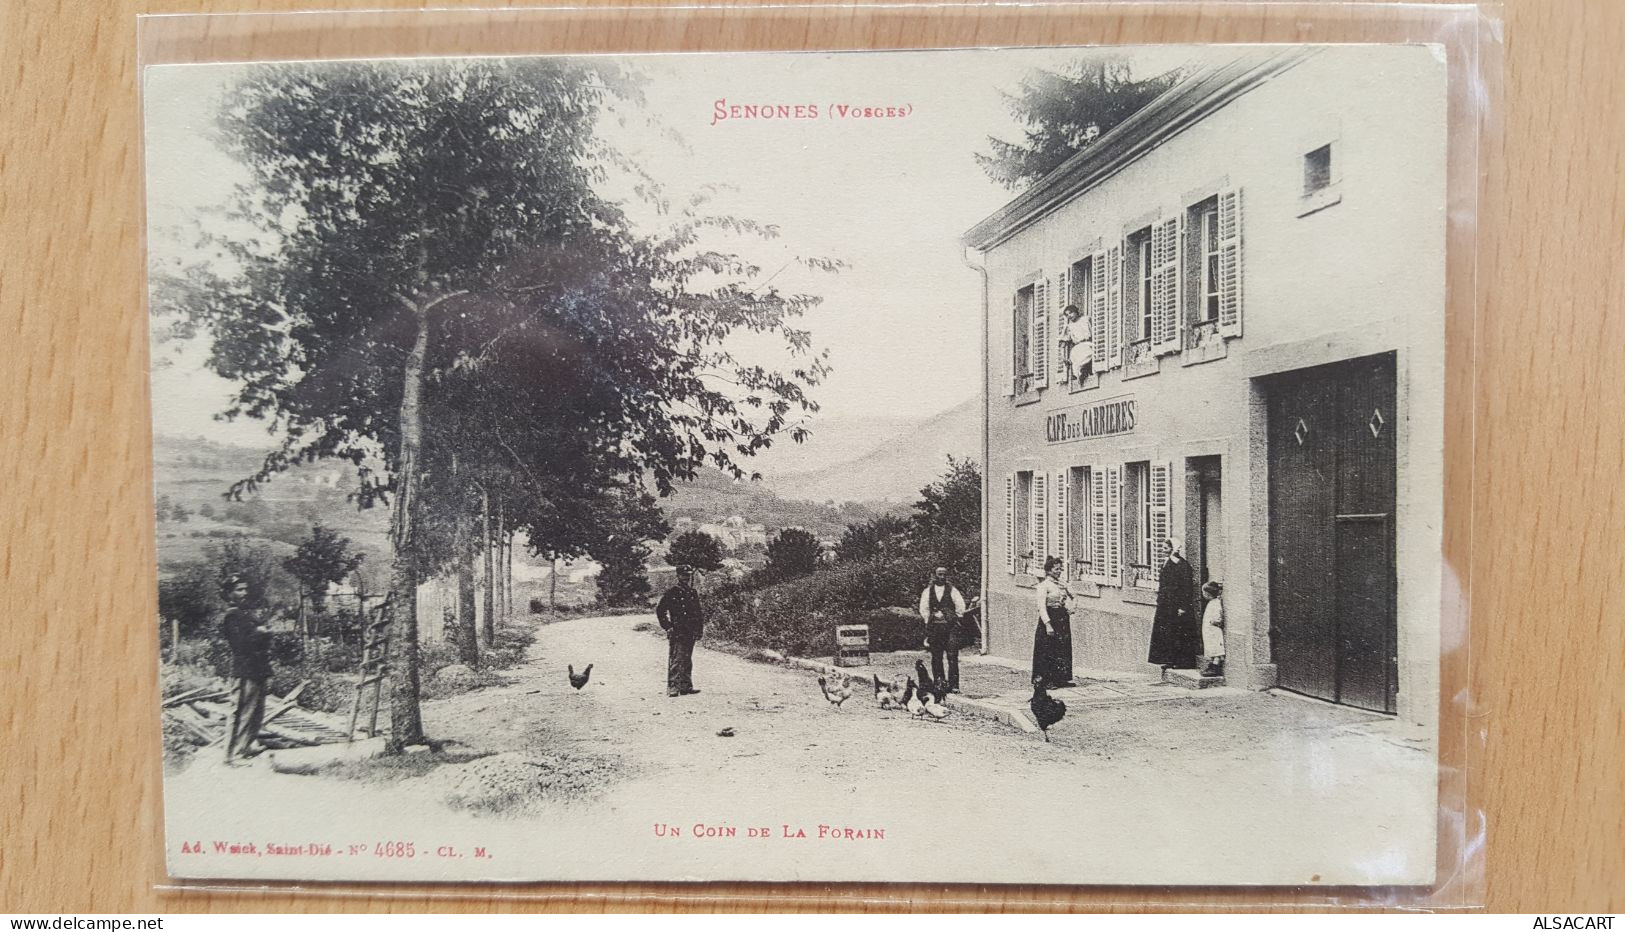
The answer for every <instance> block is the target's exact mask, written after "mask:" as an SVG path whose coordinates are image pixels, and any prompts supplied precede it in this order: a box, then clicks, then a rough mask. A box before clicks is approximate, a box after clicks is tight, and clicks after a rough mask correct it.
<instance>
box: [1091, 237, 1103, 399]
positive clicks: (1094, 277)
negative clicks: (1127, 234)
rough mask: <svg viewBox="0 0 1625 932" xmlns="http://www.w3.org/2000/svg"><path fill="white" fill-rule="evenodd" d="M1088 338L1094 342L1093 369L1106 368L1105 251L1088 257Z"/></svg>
mask: <svg viewBox="0 0 1625 932" xmlns="http://www.w3.org/2000/svg"><path fill="white" fill-rule="evenodd" d="M1089 268H1090V276H1089V295H1088V300H1089V303H1088V305H1087V307H1088V308H1089V338H1090V339H1091V340H1092V341H1093V342H1094V344H1095V369H1096V370H1100V369H1105V368H1106V253H1105V252H1104V251H1102V252H1097V253H1095V254H1094V255H1093V256H1090V257H1089Z"/></svg>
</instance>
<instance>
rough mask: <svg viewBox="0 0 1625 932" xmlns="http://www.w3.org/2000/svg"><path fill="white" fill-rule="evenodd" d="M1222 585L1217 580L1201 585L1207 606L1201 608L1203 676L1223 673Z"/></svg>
mask: <svg viewBox="0 0 1625 932" xmlns="http://www.w3.org/2000/svg"><path fill="white" fill-rule="evenodd" d="M1223 594H1224V586H1221V585H1220V584H1219V582H1218V581H1217V580H1213V581H1210V582H1208V583H1207V584H1206V585H1204V586H1202V595H1203V597H1205V598H1206V599H1207V607H1206V608H1204V609H1203V610H1202V653H1203V654H1206V655H1207V665H1206V666H1204V667H1203V668H1202V675H1203V676H1223V675H1224V600H1223V599H1221V598H1219V597H1220V596H1221V595H1223Z"/></svg>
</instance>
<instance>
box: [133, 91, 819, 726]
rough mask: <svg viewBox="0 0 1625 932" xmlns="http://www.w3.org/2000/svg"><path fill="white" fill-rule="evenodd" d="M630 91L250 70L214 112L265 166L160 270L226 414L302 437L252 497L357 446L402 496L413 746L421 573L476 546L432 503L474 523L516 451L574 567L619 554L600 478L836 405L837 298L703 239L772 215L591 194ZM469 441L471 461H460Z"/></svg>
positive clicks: (535, 531) (234, 140)
mask: <svg viewBox="0 0 1625 932" xmlns="http://www.w3.org/2000/svg"><path fill="white" fill-rule="evenodd" d="M637 100H638V94H637V92H636V90H635V88H634V87H633V86H632V84H631V83H630V82H629V81H628V80H626V77H625V75H623V74H622V73H621V72H620V70H618V69H617V68H616V67H615V66H613V65H611V64H608V63H605V62H602V61H596V62H580V61H565V60H558V59H527V60H503V61H495V60H488V59H466V60H456V61H447V60H440V61H422V62H410V63H402V62H390V63H374V62H345V63H316V64H309V65H286V64H278V65H276V66H274V67H266V68H251V69H248V70H247V71H246V72H245V74H244V76H243V77H242V78H241V80H240V81H239V82H238V83H237V84H236V85H235V86H234V87H233V89H232V90H231V91H230V92H229V93H228V95H227V97H226V100H225V102H224V105H223V107H222V109H221V112H220V114H219V133H218V138H219V142H220V144H221V146H222V147H223V148H224V149H225V150H226V151H227V152H228V153H229V154H230V155H232V156H234V157H235V158H236V159H237V160H238V161H239V163H240V164H241V165H242V166H243V167H244V168H245V169H246V170H247V172H248V175H249V181H248V183H246V184H244V185H243V186H241V187H240V188H239V189H238V191H237V193H236V195H235V197H234V199H233V201H232V202H231V203H230V204H229V205H227V213H228V216H229V219H230V221H231V223H230V225H229V226H228V227H226V228H225V229H229V231H230V232H225V233H215V234H208V233H206V234H205V238H206V239H207V240H209V241H212V244H213V245H214V247H215V248H216V250H217V251H218V253H219V255H218V257H217V258H216V259H214V260H212V261H210V262H208V263H206V264H204V265H200V266H196V267H191V268H186V269H179V270H175V271H174V274H167V275H159V276H155V285H154V295H153V306H154V308H155V309H156V311H157V312H159V313H163V312H165V311H166V310H174V311H179V312H181V313H182V314H183V317H182V319H181V321H180V324H179V325H178V326H177V328H176V332H177V334H178V335H179V336H182V337H185V336H187V335H189V334H192V333H196V332H199V331H206V332H207V333H208V334H209V335H210V336H211V337H212V338H213V348H212V355H211V357H210V360H209V365H210V367H211V368H212V369H213V370H214V371H215V372H216V373H217V374H218V375H221V376H223V377H225V378H227V379H228V380H231V381H232V382H233V383H234V384H235V385H236V390H235V395H234V397H233V400H232V402H231V404H230V406H229V407H228V408H227V410H226V411H225V412H223V414H224V416H225V417H226V418H228V419H231V418H236V417H253V418H260V419H264V420H268V421H270V422H272V426H273V428H274V429H276V430H277V431H278V432H279V433H280V435H281V436H282V437H283V442H282V444H281V446H280V448H279V449H277V450H276V451H274V452H272V453H271V454H269V455H268V456H267V457H266V459H265V461H264V464H263V466H262V467H261V469H259V470H258V471H257V472H256V473H255V474H254V475H252V476H249V477H246V478H245V479H244V480H242V481H241V482H239V483H237V484H236V485H235V486H234V487H233V489H232V490H231V494H232V495H233V496H234V497H235V496H241V495H242V494H244V493H246V492H250V491H252V490H254V489H255V488H256V487H257V485H258V484H259V483H261V482H265V481H269V480H270V479H271V478H272V477H274V476H275V475H276V474H278V473H280V472H281V471H283V470H286V469H288V468H290V467H292V466H294V465H296V464H298V463H301V462H306V461H310V460H315V459H319V458H323V457H340V458H344V459H348V460H349V461H351V462H352V463H354V464H356V466H357V468H358V473H359V475H358V480H359V482H358V488H357V491H356V493H355V495H356V500H357V502H358V504H360V505H361V506H363V507H368V506H372V505H375V504H384V505H389V506H390V507H391V508H392V513H391V542H392V549H393V559H392V567H393V575H392V579H391V583H390V590H391V592H392V594H393V597H394V600H395V601H394V606H395V616H394V617H395V623H396V626H397V627H396V632H395V636H394V638H393V640H392V644H393V645H394V647H395V649H397V650H398V655H397V657H396V658H395V662H393V663H392V664H391V675H392V677H393V681H392V684H391V696H392V699H391V708H392V710H393V711H392V716H393V718H392V724H391V742H392V745H393V746H394V747H396V748H399V747H400V746H402V745H405V744H411V743H416V742H419V741H421V740H422V739H423V737H424V732H423V725H422V720H421V714H420V710H419V705H418V692H419V684H418V678H419V671H418V651H417V631H416V611H415V593H416V585H417V582H418V581H419V580H420V579H421V578H423V577H424V576H425V575H428V574H431V573H434V572H437V571H438V570H439V569H440V568H441V567H442V566H443V565H445V561H446V560H447V559H448V558H449V554H450V553H451V551H452V546H451V544H450V543H448V542H450V541H454V539H455V537H456V535H455V534H453V533H450V530H451V528H452V527H454V526H455V525H454V523H450V522H446V521H439V522H436V521H434V520H431V519H433V518H434V517H435V516H436V515H440V516H449V515H455V514H457V513H459V511H464V512H466V511H467V509H468V508H469V507H470V506H469V505H468V504H467V495H466V492H467V490H468V488H469V485H468V482H467V476H468V475H469V474H470V473H473V474H478V475H491V474H493V473H491V472H488V470H491V469H492V467H493V465H494V464H495V463H496V462H498V461H505V465H506V468H507V471H508V472H509V474H510V477H511V478H512V479H513V481H514V482H515V483H516V484H517V485H518V486H519V487H520V488H521V489H522V490H523V494H522V495H521V496H519V497H518V498H516V499H515V500H514V501H512V502H511V504H510V517H511V518H512V521H511V524H512V525H513V527H515V528H518V529H522V530H524V531H525V532H526V534H527V537H528V538H529V539H530V541H531V544H532V546H533V547H535V548H536V549H537V550H538V551H552V552H557V553H559V554H561V555H563V556H570V555H577V554H581V553H585V552H589V551H590V550H591V549H592V548H593V547H595V546H596V547H597V548H598V549H599V550H603V549H604V548H605V547H606V546H611V545H609V544H607V543H606V540H605V534H604V532H603V530H602V528H603V527H604V526H605V525H604V523H603V522H602V521H601V520H599V518H600V517H601V515H600V514H599V513H598V511H597V510H596V509H598V508H599V507H601V506H602V504H603V501H604V498H605V494H604V493H605V490H610V489H615V488H624V487H628V486H630V485H631V484H634V483H638V482H641V480H642V479H643V477H644V476H645V475H646V474H647V475H648V476H649V477H651V478H652V479H653V482H654V485H655V486H656V488H657V489H658V490H659V491H661V492H662V493H666V492H669V491H670V490H671V489H672V486H673V483H674V482H675V481H677V480H681V479H685V478H691V477H693V476H694V475H696V474H697V473H698V472H699V471H700V469H701V468H702V467H707V466H714V467H717V468H720V469H723V470H725V471H729V472H732V473H734V474H735V475H742V474H743V472H744V470H743V468H742V467H741V466H740V465H739V462H740V460H741V459H743V458H744V457H748V456H750V455H751V454H753V453H755V452H756V451H758V450H760V449H762V448H764V447H766V446H768V445H769V444H771V443H772V441H773V439H774V438H775V437H776V436H778V435H780V434H786V433H788V434H789V435H790V436H791V437H792V438H795V439H799V438H800V437H802V436H804V429H803V428H802V426H801V425H800V423H799V422H798V420H797V418H798V417H799V416H800V415H801V414H804V413H805V412H808V411H811V410H815V409H816V405H815V404H814V402H813V401H812V400H811V399H810V398H809V397H808V394H807V388H808V387H809V386H812V385H815V384H817V383H818V382H819V381H820V380H821V378H822V376H823V374H824V373H825V372H826V371H827V370H826V368H825V364H824V357H823V355H822V354H820V353H818V352H816V351H815V350H814V349H813V348H812V346H811V340H810V337H809V335H808V334H807V333H806V332H805V331H802V330H799V329H797V328H795V327H794V326H792V321H793V320H794V318H796V317H797V316H799V315H800V314H802V313H803V312H804V311H805V310H806V309H808V308H809V307H811V306H812V305H813V304H815V303H816V301H817V299H816V298H814V297H810V296H806V295H794V294H783V293H781V292H780V291H778V290H777V289H775V288H773V287H772V286H771V285H770V284H759V283H758V282H760V280H761V278H762V274H761V273H762V270H761V269H760V268H757V267H756V266H754V265H752V264H751V263H749V262H747V261H744V260H742V259H740V258H739V257H737V256H735V255H732V254H729V253H727V252H725V251H720V250H717V249H714V248H709V247H708V246H707V245H705V240H706V238H707V237H709V236H712V235H720V234H723V233H725V234H730V235H736V236H750V235H760V236H770V235H772V234H773V230H772V229H771V228H769V227H765V226H762V225H760V224H755V223H751V222H749V221H743V220H733V219H729V218H714V217H706V216H704V215H703V214H702V213H701V212H700V209H701V207H702V206H703V205H701V204H697V203H691V204H690V205H689V206H688V207H685V208H682V209H680V210H676V211H673V212H671V213H670V214H669V215H668V216H671V217H673V218H674V220H673V222H674V224H675V225H674V227H673V228H672V229H671V230H669V231H666V232H664V233H662V234H660V235H658V236H651V235H648V234H646V233H644V232H640V231H638V230H636V229H634V227H633V225H632V224H631V222H630V221H629V220H628V218H627V217H626V215H625V214H624V213H623V212H622V211H621V210H620V209H619V208H617V207H616V206H615V205H612V204H610V203H608V202H606V201H605V200H604V199H603V198H601V197H600V196H599V195H598V194H597V193H596V191H595V188H594V185H595V182H597V181H599V180H601V178H602V175H603V166H605V165H609V164H620V163H619V162H618V161H617V157H616V155H615V154H614V153H612V152H609V151H608V150H607V149H606V148H605V146H604V145H603V144H602V142H601V141H600V140H599V139H598V137H597V136H596V133H595V129H596V123H597V121H598V119H599V118H600V115H601V114H602V112H603V111H604V109H605V108H606V107H607V106H609V105H611V104H613V103H617V102H619V103H628V102H630V103H636V102H637ZM243 230H252V231H253V232H252V233H251V234H246V235H245V234H244V233H243V232H241V231H243ZM805 262H806V264H807V265H809V266H810V267H813V268H823V269H834V268H836V267H838V264H837V263H833V262H830V261H828V260H818V259H807V260H805ZM740 329H744V330H749V331H752V332H756V333H777V334H779V335H780V336H782V338H783V340H784V343H785V345H786V347H787V349H788V350H789V351H790V354H791V356H792V358H793V359H794V360H795V362H794V363H793V364H792V365H793V368H791V369H790V371H789V372H779V371H775V370H773V369H770V368H767V367H764V366H761V365H757V364H754V363H753V362H750V361H746V360H739V359H736V358H735V357H734V356H733V355H732V354H731V353H730V352H729V351H728V350H727V349H725V348H724V342H725V341H726V339H727V337H728V336H729V334H730V333H732V332H734V331H736V330H740ZM722 386H729V387H727V388H724V387H722ZM561 398H568V399H569V400H570V401H569V404H560V403H559V399H561ZM493 399H494V400H495V401H496V403H492V400H493ZM452 410H455V411H460V412H462V413H463V414H464V417H463V418H461V419H460V420H459V419H448V418H446V417H445V416H444V415H445V413H446V412H447V411H452ZM453 437H461V438H466V439H467V440H468V442H467V443H461V442H455V443H454V442H453V441H452V439H451V438H453ZM459 453H461V454H463V455H466V456H468V457H469V459H470V462H467V463H465V464H463V467H462V468H463V469H466V470H467V472H463V471H460V470H457V469H453V468H451V461H452V459H453V457H454V456H456V455H458V454H459ZM454 477H455V478H454ZM616 546H619V545H616Z"/></svg>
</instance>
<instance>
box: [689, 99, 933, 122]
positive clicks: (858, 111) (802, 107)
mask: <svg viewBox="0 0 1625 932" xmlns="http://www.w3.org/2000/svg"><path fill="white" fill-rule="evenodd" d="M913 115H914V105H913V104H853V103H844V104H843V103H831V104H815V103H772V102H757V103H750V104H741V103H735V102H732V101H729V100H728V98H726V97H719V98H717V100H716V101H715V102H714V103H712V105H711V125H712V126H715V125H717V124H718V123H727V122H740V121H745V122H767V121H773V120H777V121H781V122H783V121H796V120H842V121H848V122H850V121H857V120H862V121H874V120H905V119H908V118H909V117H911V116H913Z"/></svg>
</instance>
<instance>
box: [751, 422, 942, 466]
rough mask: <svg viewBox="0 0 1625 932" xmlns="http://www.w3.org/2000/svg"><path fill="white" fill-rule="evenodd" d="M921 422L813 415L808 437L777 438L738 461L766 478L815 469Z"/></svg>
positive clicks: (873, 446) (842, 459) (866, 449)
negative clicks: (797, 440)
mask: <svg viewBox="0 0 1625 932" xmlns="http://www.w3.org/2000/svg"><path fill="white" fill-rule="evenodd" d="M919 423H920V418H918V417H904V416H895V415H884V416H882V415H826V414H818V415H814V417H813V419H812V423H811V428H810V429H811V436H809V437H808V438H807V439H806V440H805V441H803V442H801V443H796V442H795V441H794V440H792V439H790V438H789V437H779V438H777V439H776V440H775V441H774V442H773V445H772V446H771V447H768V448H767V449H765V450H762V451H761V452H759V453H757V454H756V455H755V456H752V457H750V458H749V459H747V460H745V461H744V462H743V463H741V465H742V466H744V467H745V469H746V470H747V471H751V472H759V473H761V474H762V476H763V477H764V478H766V479H769V480H771V479H773V478H775V477H777V476H782V475H787V474H790V473H808V472H817V471H818V470H820V469H827V468H828V467H831V466H834V465H836V464H838V463H844V462H848V461H849V460H851V459H852V458H853V457H856V456H859V455H861V454H863V453H867V452H869V451H870V450H873V449H874V448H875V447H877V446H879V445H880V444H882V443H884V442H885V441H886V440H887V439H888V438H890V437H895V436H897V435H898V434H900V433H904V432H906V431H908V430H910V429H911V428H913V427H915V426H917V425H918V424H919Z"/></svg>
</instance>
